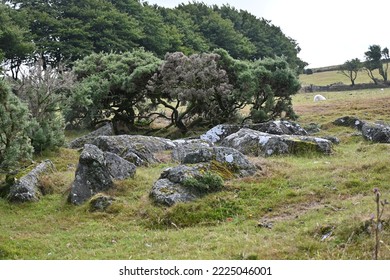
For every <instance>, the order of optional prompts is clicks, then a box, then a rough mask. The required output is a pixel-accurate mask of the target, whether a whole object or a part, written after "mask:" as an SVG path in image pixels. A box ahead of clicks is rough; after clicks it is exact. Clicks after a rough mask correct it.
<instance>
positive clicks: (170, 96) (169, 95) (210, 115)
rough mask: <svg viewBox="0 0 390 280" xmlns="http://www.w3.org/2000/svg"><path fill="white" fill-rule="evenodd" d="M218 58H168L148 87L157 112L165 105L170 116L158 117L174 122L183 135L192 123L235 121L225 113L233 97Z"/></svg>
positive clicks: (230, 115) (211, 55)
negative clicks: (158, 107) (160, 106)
mask: <svg viewBox="0 0 390 280" xmlns="http://www.w3.org/2000/svg"><path fill="white" fill-rule="evenodd" d="M218 60H219V55H217V54H204V53H203V54H193V55H191V56H186V55H184V54H183V53H181V52H176V53H172V54H167V55H166V56H165V61H164V63H163V64H162V65H161V67H160V68H159V71H158V73H156V74H155V75H154V76H153V78H152V79H151V80H150V81H149V83H148V90H149V94H148V96H149V97H150V98H151V101H152V103H153V104H154V105H155V108H156V107H157V106H158V105H163V106H164V107H165V108H166V109H168V110H170V111H171V113H170V114H169V116H168V117H166V114H159V116H160V117H163V118H167V119H170V120H171V125H175V126H176V127H177V128H178V129H179V130H180V131H181V132H182V133H183V134H185V133H186V132H187V131H188V127H189V126H191V123H198V124H199V123H202V124H212V123H214V125H215V124H219V123H221V122H224V121H226V120H228V119H229V118H233V117H234V112H232V111H231V110H230V108H228V109H229V111H227V112H226V111H224V108H227V107H228V103H229V98H230V97H231V94H232V85H230V84H229V81H228V77H227V74H226V71H225V70H223V69H221V68H220V67H219V66H218V63H217V61H218Z"/></svg>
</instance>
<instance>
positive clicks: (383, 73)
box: [379, 48, 390, 82]
mask: <svg viewBox="0 0 390 280" xmlns="http://www.w3.org/2000/svg"><path fill="white" fill-rule="evenodd" d="M382 57H383V61H382V65H381V67H380V68H379V74H380V75H381V76H382V77H383V80H384V81H385V82H387V71H388V69H389V60H390V56H389V49H388V48H384V49H383V50H382Z"/></svg>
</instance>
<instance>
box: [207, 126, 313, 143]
mask: <svg viewBox="0 0 390 280" xmlns="http://www.w3.org/2000/svg"><path fill="white" fill-rule="evenodd" d="M242 128H249V129H252V130H256V131H260V132H265V133H269V134H275V135H307V134H308V133H307V132H306V130H305V129H303V128H302V127H301V126H300V125H299V124H297V123H294V122H289V121H269V122H265V123H257V124H247V125H243V126H239V125H234V124H220V125H217V126H215V127H213V128H212V129H210V130H209V131H207V132H206V133H205V134H203V135H201V136H200V138H201V139H202V140H205V141H209V142H211V143H221V142H222V141H223V140H224V139H225V138H226V137H227V136H229V135H231V134H233V133H236V132H237V131H239V130H240V129H242Z"/></svg>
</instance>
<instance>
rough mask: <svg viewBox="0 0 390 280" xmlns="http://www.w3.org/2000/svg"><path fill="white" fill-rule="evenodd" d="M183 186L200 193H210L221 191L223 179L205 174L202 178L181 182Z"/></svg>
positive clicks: (212, 174)
mask: <svg viewBox="0 0 390 280" xmlns="http://www.w3.org/2000/svg"><path fill="white" fill-rule="evenodd" d="M183 185H184V186H185V187H187V188H193V189H195V190H197V191H199V192H200V193H212V192H217V191H220V190H222V188H223V179H222V177H221V176H219V175H217V174H214V173H211V172H206V173H205V174H204V175H203V176H196V177H191V178H187V179H186V180H184V181H183Z"/></svg>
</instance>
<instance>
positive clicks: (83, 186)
mask: <svg viewBox="0 0 390 280" xmlns="http://www.w3.org/2000/svg"><path fill="white" fill-rule="evenodd" d="M112 186H113V181H112V176H111V174H110V172H109V170H108V167H107V166H106V163H105V159H104V153H103V152H102V151H101V150H100V149H99V148H98V147H96V146H94V145H91V144H86V145H85V146H84V150H83V151H82V153H81V155H80V159H79V164H78V166H77V169H76V175H75V180H74V181H73V184H72V187H71V192H70V194H69V197H68V201H69V202H71V203H73V204H77V205H79V204H82V203H83V202H84V201H86V200H87V199H89V198H91V197H92V196H93V195H95V194H97V193H99V192H103V191H106V190H108V189H110V188H111V187H112Z"/></svg>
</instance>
